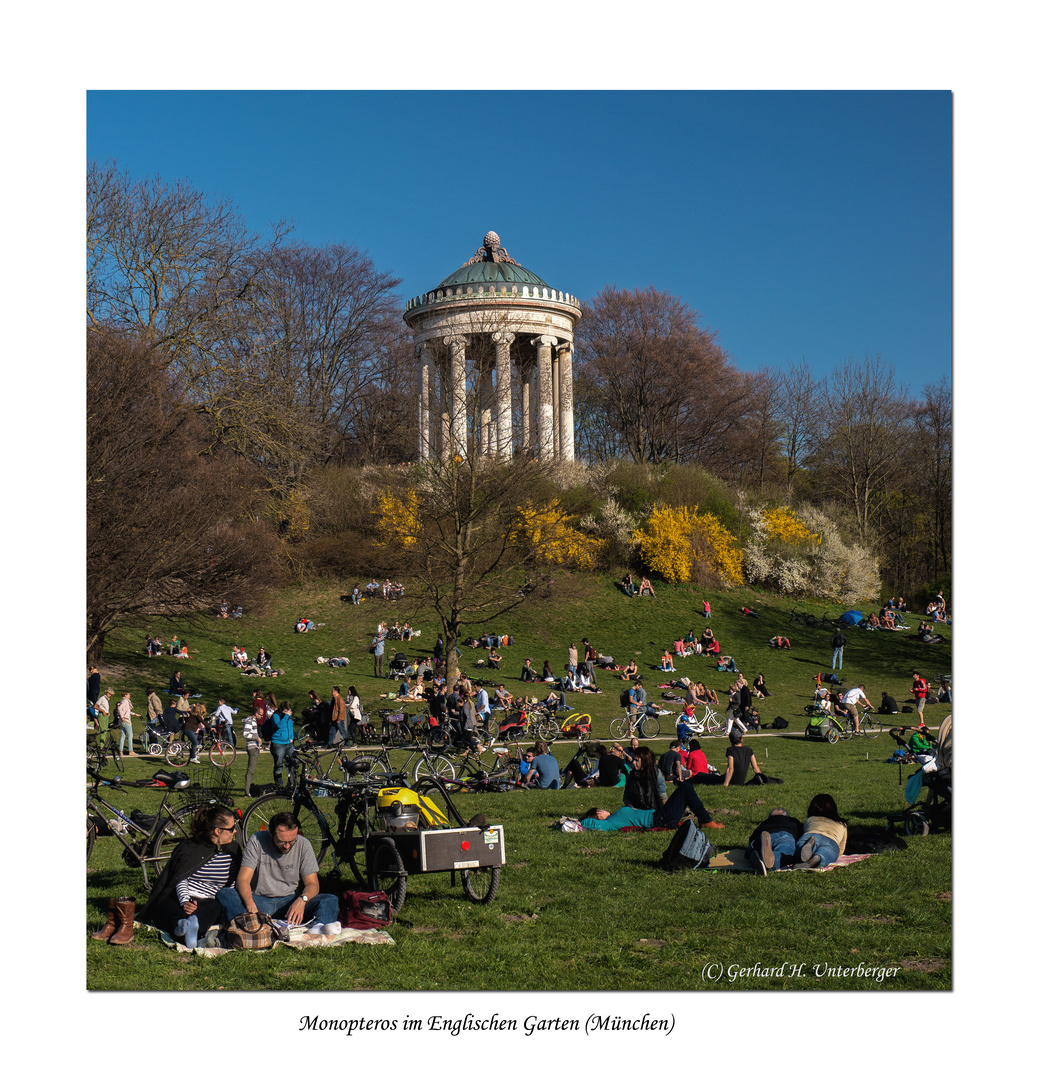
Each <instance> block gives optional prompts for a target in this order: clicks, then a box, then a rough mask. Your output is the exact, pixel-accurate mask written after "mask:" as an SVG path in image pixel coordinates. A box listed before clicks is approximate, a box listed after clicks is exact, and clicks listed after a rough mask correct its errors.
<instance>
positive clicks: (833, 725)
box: [825, 707, 883, 746]
mask: <svg viewBox="0 0 1038 1080" xmlns="http://www.w3.org/2000/svg"><path fill="white" fill-rule="evenodd" d="M882 730H883V725H882V724H880V723H879V721H878V720H876V719H874V718H873V717H872V715H871V714H870V712H869V710H868V709H867V708H865V707H863V708H862V709H861V711H860V712H859V713H858V730H857V731H855V730H854V725H853V724H852V723H851V721H850V718H849V717H846V716H845V717H843V718H841V717H839V716H833V717H830V719H829V730H828V731H827V732H826V733H825V737H826V739H827V740H828V741H829V743H830V744H831V745H833V746H835V745H836V744H837V743H838V742H839V741H840V740H841V739H850V738H851V737H852V736H854V735H864V736H865V738H867V739H878V738H879V736H880V732H882Z"/></svg>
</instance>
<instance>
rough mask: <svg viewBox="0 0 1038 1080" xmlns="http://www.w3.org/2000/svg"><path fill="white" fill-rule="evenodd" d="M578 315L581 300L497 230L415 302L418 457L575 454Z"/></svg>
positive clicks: (564, 457) (410, 308)
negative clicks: (513, 251) (527, 261)
mask: <svg viewBox="0 0 1038 1080" xmlns="http://www.w3.org/2000/svg"><path fill="white" fill-rule="evenodd" d="M579 320H580V301H579V300H577V298H576V297H575V296H570V295H569V293H563V292H560V291H559V290H558V289H553V288H551V287H550V286H549V285H548V284H547V283H546V282H544V281H542V280H541V279H540V278H539V277H538V276H537V275H536V274H533V273H531V272H530V271H529V270H526V269H525V268H524V267H522V266H521V265H520V264H519V263H517V262H516V261H515V259H513V258H511V256H509V254H508V252H506V251H505V249H504V248H503V247H502V246H501V241H500V239H499V238H498V235H497V233H493V232H488V233H487V234H486V236H485V237H484V238H483V246H482V247H481V248H479V250H478V251H477V252H476V254H475V255H473V257H472V258H471V259H469V261H468V262H467V263H465V265H464V266H462V267H461V269H460V270H456V271H455V272H454V273H453V274H451V275H450V276H449V277H447V278H444V280H443V281H441V282H440V284H439V285H437V286H436V288H435V289H433V290H432V291H431V292H427V293H425V294H423V295H422V296H416V297H414V299H413V300H409V301H408V302H407V306H406V307H405V309H404V321H405V322H406V323H407V325H408V326H409V327H410V328H411V332H412V333H413V334H414V340H415V354H416V356H417V357H418V359H419V383H418V456H419V458H421V459H422V460H423V461H424V460H427V459H429V458H431V457H438V456H442V455H447V454H454V455H458V456H462V457H464V456H467V455H469V454H489V455H496V456H498V457H502V458H510V457H511V456H512V455H513V453H514V452H516V451H519V450H526V451H529V452H530V453H533V454H535V455H536V456H537V457H539V458H540V459H542V460H545V459H554V460H558V461H572V460H573V457H574V452H573V446H574V443H573V328H574V327H575V326H576V324H577V322H579ZM513 372H514V376H513Z"/></svg>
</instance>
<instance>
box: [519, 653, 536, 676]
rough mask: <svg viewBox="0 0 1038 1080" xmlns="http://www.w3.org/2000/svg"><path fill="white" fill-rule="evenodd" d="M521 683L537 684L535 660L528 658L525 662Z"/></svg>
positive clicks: (520, 674) (521, 673)
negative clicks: (534, 667)
mask: <svg viewBox="0 0 1038 1080" xmlns="http://www.w3.org/2000/svg"><path fill="white" fill-rule="evenodd" d="M519 681H520V682H536V681H537V675H536V673H535V672H534V670H533V660H532V659H531V658H530V657H529V656H528V657H527V658H526V659H525V660H524V661H523V667H522V670H521V671H520V672H519Z"/></svg>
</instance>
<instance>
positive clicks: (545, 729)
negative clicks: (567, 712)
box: [537, 716, 562, 742]
mask: <svg viewBox="0 0 1038 1080" xmlns="http://www.w3.org/2000/svg"><path fill="white" fill-rule="evenodd" d="M537 734H538V735H540V737H541V738H542V739H544V741H545V742H554V741H555V740H556V739H557V738H558V737H559V736H560V735H561V734H562V728H561V727H560V726H559V722H558V720H556V719H555V718H554V717H553V716H546V717H545V718H544V719H543V720H542V721H541V722H540V724H538V726H537Z"/></svg>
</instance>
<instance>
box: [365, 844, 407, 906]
mask: <svg viewBox="0 0 1038 1080" xmlns="http://www.w3.org/2000/svg"><path fill="white" fill-rule="evenodd" d="M368 884H369V887H370V888H371V889H372V890H374V891H376V892H384V893H385V894H386V896H388V897H389V906H390V907H391V908H392V909H393V914H394V915H395V914H396V913H397V912H398V911H399V910H400V909H401V908H402V907H403V906H404V898H405V897H406V896H407V871H406V870H405V869H404V863H403V860H402V859H401V858H400V852H399V851H397V849H396V844H394V843H393V841H392V840H388V839H387V840H383V841H382V842H381V843H380V844H379V845H378V847H377V848H375V850H374V852H373V853H372V856H371V879H370V881H369V883H368Z"/></svg>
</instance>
